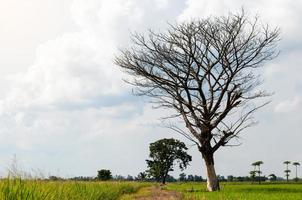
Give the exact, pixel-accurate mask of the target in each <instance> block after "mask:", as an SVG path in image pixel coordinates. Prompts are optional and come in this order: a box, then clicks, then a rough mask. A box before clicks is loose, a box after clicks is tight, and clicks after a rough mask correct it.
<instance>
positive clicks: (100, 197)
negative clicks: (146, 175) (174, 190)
mask: <svg viewBox="0 0 302 200" xmlns="http://www.w3.org/2000/svg"><path fill="white" fill-rule="evenodd" d="M146 186H148V183H137V182H135V183H134V182H72V181H61V182H60V181H55V182H51V181H38V180H35V181H29V180H28V181H24V180H21V179H5V180H1V181H0V200H116V199H119V198H120V197H121V196H122V195H125V194H131V193H136V192H137V191H138V190H139V189H140V188H142V187H146Z"/></svg>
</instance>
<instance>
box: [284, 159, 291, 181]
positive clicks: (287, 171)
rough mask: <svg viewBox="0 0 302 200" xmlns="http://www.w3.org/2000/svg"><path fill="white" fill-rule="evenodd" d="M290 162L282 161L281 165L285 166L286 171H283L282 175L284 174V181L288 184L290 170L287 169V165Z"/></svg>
mask: <svg viewBox="0 0 302 200" xmlns="http://www.w3.org/2000/svg"><path fill="white" fill-rule="evenodd" d="M290 163H291V162H290V161H288V160H287V161H284V162H283V164H285V165H286V169H285V170H284V173H285V177H286V181H287V182H288V177H289V174H290V170H289V169H288V165H289V164H290Z"/></svg>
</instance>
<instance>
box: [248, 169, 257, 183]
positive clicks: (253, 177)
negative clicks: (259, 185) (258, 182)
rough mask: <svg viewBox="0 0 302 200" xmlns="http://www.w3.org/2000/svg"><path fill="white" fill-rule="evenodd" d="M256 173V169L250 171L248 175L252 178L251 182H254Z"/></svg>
mask: <svg viewBox="0 0 302 200" xmlns="http://www.w3.org/2000/svg"><path fill="white" fill-rule="evenodd" d="M256 173H257V171H256V170H253V171H250V177H251V179H252V183H254V181H255V178H256Z"/></svg>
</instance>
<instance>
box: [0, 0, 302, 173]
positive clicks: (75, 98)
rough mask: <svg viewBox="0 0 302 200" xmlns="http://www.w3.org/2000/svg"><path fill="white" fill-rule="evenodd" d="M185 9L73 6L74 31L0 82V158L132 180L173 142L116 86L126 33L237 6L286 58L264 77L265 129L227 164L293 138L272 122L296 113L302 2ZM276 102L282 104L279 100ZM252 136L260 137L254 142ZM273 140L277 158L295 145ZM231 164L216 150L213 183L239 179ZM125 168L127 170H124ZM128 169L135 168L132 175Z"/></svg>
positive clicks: (163, 3)
mask: <svg viewBox="0 0 302 200" xmlns="http://www.w3.org/2000/svg"><path fill="white" fill-rule="evenodd" d="M184 2H185V1H182V0H173V1H172V0H150V1H147V0H146V1H141V0H111V1H106V0H74V2H73V4H72V7H71V13H72V18H73V20H74V23H75V24H76V25H77V27H76V28H73V29H72V30H70V32H68V33H64V34H63V35H61V36H58V37H56V38H55V39H52V40H49V41H48V42H46V43H42V44H41V45H40V46H39V48H38V49H37V51H36V59H35V61H34V64H33V65H32V66H30V67H29V69H28V71H27V72H25V73H19V74H18V75H13V76H11V77H10V78H9V79H8V78H7V77H6V79H7V81H6V80H5V81H3V80H1V83H2V82H5V85H9V87H8V88H9V89H7V91H8V92H6V93H5V94H3V95H2V96H4V97H3V98H1V100H0V136H1V140H0V146H1V147H2V148H3V149H6V151H2V154H1V153H0V156H1V158H5V157H7V156H9V157H10V156H11V155H12V154H14V153H16V154H17V156H19V157H21V158H24V161H25V162H26V163H27V166H30V167H33V168H35V167H39V168H40V167H41V166H42V168H43V166H45V167H46V170H48V169H49V170H53V169H57V168H60V169H61V170H62V171H72V172H71V173H74V174H75V175H79V174H81V173H82V174H89V175H91V174H92V173H94V172H95V171H94V170H96V169H97V168H98V167H108V168H111V169H113V170H114V172H119V173H123V174H126V173H132V175H135V174H134V173H136V172H137V170H138V169H137V168H141V169H142V170H143V169H144V168H143V167H144V165H145V162H144V160H145V159H146V156H147V151H148V144H149V143H150V142H152V141H154V140H155V139H157V138H162V137H165V136H166V137H172V136H173V137H175V136H176V137H179V135H177V134H174V135H171V134H169V131H168V130H165V129H160V128H156V126H155V125H157V123H158V120H157V119H158V118H159V117H160V116H162V115H163V114H166V111H165V112H162V113H161V112H160V111H159V110H153V109H152V108H151V107H150V106H149V105H145V104H144V103H143V102H141V103H138V102H137V101H133V99H131V98H130V97H129V96H128V95H125V94H129V90H128V89H129V88H128V86H126V85H125V84H124V83H123V82H122V81H121V78H122V77H123V76H124V75H123V74H122V73H121V72H120V70H119V69H118V68H117V67H116V66H114V65H113V62H112V61H113V58H114V55H115V53H116V52H117V49H118V47H123V46H127V45H128V44H129V33H130V31H138V32H144V31H145V30H147V29H148V28H153V29H155V30H158V29H161V28H164V27H165V26H166V22H167V21H168V22H172V23H173V22H174V21H175V19H178V20H187V19H190V18H191V17H204V16H209V15H220V14H222V13H224V14H227V13H228V12H229V11H232V12H233V11H238V10H239V9H241V6H242V5H243V6H244V7H245V8H246V11H247V12H248V13H250V14H251V16H252V15H254V14H255V13H259V15H260V17H261V19H263V21H264V22H269V23H270V24H272V25H278V26H281V28H282V35H283V40H282V45H283V46H282V47H283V49H285V50H284V52H282V54H281V56H280V57H279V58H278V59H277V60H275V61H274V62H272V63H271V64H269V65H268V68H267V71H266V72H265V74H264V77H265V79H266V82H265V85H264V88H268V89H269V90H273V91H275V93H276V94H275V96H274V101H273V104H272V105H271V107H268V109H267V111H266V112H265V113H264V112H262V111H260V113H261V112H262V114H263V113H264V114H263V115H265V116H264V117H263V116H262V115H261V114H260V115H261V116H262V117H261V116H260V118H259V121H260V123H261V121H265V123H262V126H261V125H260V126H258V129H256V131H255V129H249V130H248V132H250V133H251V134H249V137H250V138H249V141H251V142H246V141H244V144H246V145H247V146H244V147H241V148H242V151H237V150H235V151H236V152H237V154H236V155H238V157H242V155H243V154H242V152H244V155H245V156H246V155H249V156H248V157H249V159H251V158H250V157H253V159H258V158H257V156H259V155H260V154H261V156H262V155H269V152H271V151H270V149H267V148H266V147H267V146H273V145H271V144H270V143H269V142H271V141H272V140H270V138H278V137H279V136H278V134H280V135H282V131H283V132H284V129H286V128H287V127H294V128H293V130H291V131H290V133H288V134H292V135H289V137H290V136H292V137H293V136H294V135H293V134H296V133H298V132H299V129H298V128H295V127H299V124H294V123H295V121H291V122H290V123H292V124H287V123H289V122H288V121H290V120H284V118H282V119H279V118H278V117H279V116H280V115H279V113H280V112H285V111H289V110H291V111H294V110H295V109H297V108H298V107H299V106H301V94H302V89H301V87H302V82H301V78H300V74H301V73H302V71H301V69H302V68H301V62H300V60H299V59H297V58H299V56H300V55H301V47H300V46H299V44H301V40H299V39H297V38H299V37H297V36H299V35H301V33H302V32H301V28H300V26H299V24H301V23H300V22H301V20H302V18H301V16H300V13H301V8H302V6H301V5H300V4H301V3H302V2H301V1H282V0H278V1H272V0H271V1H260V0H256V1H247V0H245V1H240V0H235V1H233V0H232V1H231V0H224V1H218V0H214V1H205V0H188V1H186V2H187V6H186V8H184V5H183V4H184ZM259 5H261V6H259ZM182 11H183V12H182ZM43 27H47V26H43ZM284 99H288V100H285V101H282V100H284ZM271 111H276V112H271ZM294 115H295V119H296V120H299V119H301V114H299V113H294ZM257 119H258V118H257ZM278 122H279V123H278ZM281 125H282V126H281ZM253 132H255V134H253ZM261 132H265V133H266V134H263V135H262V134H261V136H260V135H257V134H258V133H259V134H260V133H261ZM272 134H275V135H272ZM282 136H283V135H282ZM259 137H261V142H262V143H263V145H259V147H258V148H257V152H260V153H259V154H257V155H255V153H254V152H255V148H254V144H255V143H257V142H258V141H259ZM279 138H280V139H276V141H275V142H276V143H277V144H278V146H281V143H284V142H286V144H287V146H288V147H289V148H288V149H287V150H286V151H283V152H282V153H283V155H284V156H286V154H287V153H288V154H290V153H289V152H293V151H291V150H293V149H291V147H293V146H296V148H297V146H298V145H291V141H284V140H283V137H281V136H280V137H279ZM296 141H299V140H295V141H294V142H296ZM249 144H250V145H249ZM193 148H195V147H193ZM7 149H8V150H7ZM272 149H273V148H272ZM121 150H122V151H121ZM108 152H110V154H109V153H108ZM262 152H267V153H266V154H262ZM286 152H287V153H286ZM295 152H299V149H298V150H296V151H295ZM273 153H275V152H273ZM4 154H5V155H4ZM20 154H21V155H20ZM195 154H196V156H195V157H194V162H195V164H192V168H191V172H190V173H196V174H198V173H200V170H201V169H200V167H201V166H200V165H201V164H200V163H201V162H202V160H201V156H200V154H199V153H198V152H197V153H196V152H195ZM234 155H235V153H234V152H231V153H230V154H228V153H224V151H221V153H219V154H218V156H219V158H220V159H218V163H219V165H220V168H219V169H220V170H221V171H219V173H220V174H224V173H230V174H231V173H232V174H233V173H234V171H233V170H229V171H228V170H227V169H226V168H225V166H227V164H226V163H229V161H230V160H232V162H233V166H239V167H238V168H237V169H238V170H237V171H238V173H239V174H238V175H245V174H244V173H245V171H244V169H246V166H247V165H249V164H250V163H249V162H250V160H249V159H246V160H245V161H244V162H243V160H239V161H240V162H239V161H238V162H237V161H236V159H235V160H234V158H233V157H234ZM112 157H114V158H115V159H112ZM243 157H244V156H243ZM79 159H81V161H82V159H83V160H84V159H85V162H81V161H80V162H79ZM130 159H131V160H132V162H127V161H129V160H130ZM198 159H199V160H198ZM261 159H268V160H269V159H270V158H269V157H262V158H261ZM1 160H3V159H1ZM4 160H5V159H4ZM237 160H238V159H237ZM236 162H237V163H236ZM121 163H123V164H124V165H123V169H121V168H120V166H121ZM133 163H135V165H137V168H135V169H134V168H133ZM272 167H273V166H272ZM70 169H72V170H70ZM63 175H65V174H63Z"/></svg>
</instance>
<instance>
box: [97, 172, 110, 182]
mask: <svg viewBox="0 0 302 200" xmlns="http://www.w3.org/2000/svg"><path fill="white" fill-rule="evenodd" d="M98 179H99V180H101V181H108V180H110V179H112V174H111V171H110V170H107V169H101V170H99V171H98Z"/></svg>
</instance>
